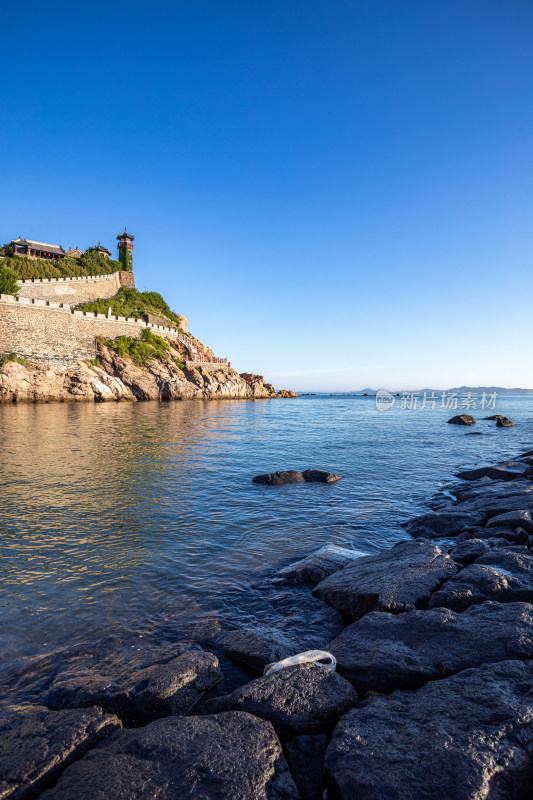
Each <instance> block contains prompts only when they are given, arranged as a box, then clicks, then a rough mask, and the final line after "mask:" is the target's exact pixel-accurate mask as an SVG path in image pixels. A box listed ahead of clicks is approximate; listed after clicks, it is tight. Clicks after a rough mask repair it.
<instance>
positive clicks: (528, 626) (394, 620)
mask: <svg viewBox="0 0 533 800" xmlns="http://www.w3.org/2000/svg"><path fill="white" fill-rule="evenodd" d="M330 651H331V652H332V653H333V655H334V656H335V657H336V658H337V669H338V670H339V672H340V673H341V674H342V675H344V677H345V678H348V679H349V680H350V681H352V682H353V683H354V684H355V686H356V687H357V689H358V690H373V691H378V692H392V691H393V690H394V689H411V688H415V687H417V686H421V685H422V684H423V683H426V682H427V681H430V680H435V679H438V678H442V677H444V676H446V675H451V674H453V673H455V672H459V671H460V670H462V669H467V668H468V667H475V666H479V665H480V664H487V663H491V662H496V661H505V660H506V659H509V658H533V606H530V605H529V603H509V604H508V605H502V604H500V603H483V605H479V606H473V607H472V608H469V609H467V610H466V611H465V612H464V613H463V614H455V613H454V612H453V611H450V610H449V609H447V608H446V609H445V608H438V609H437V608H436V609H433V610H432V611H409V612H408V613H407V614H398V615H394V614H378V613H375V612H372V613H371V614H367V615H366V616H365V617H363V619H360V620H359V621H358V622H354V623H353V625H350V626H349V627H348V628H346V630H345V631H344V632H343V633H341V635H340V636H338V637H337V638H336V639H335V640H334V641H333V642H332V644H331V646H330Z"/></svg>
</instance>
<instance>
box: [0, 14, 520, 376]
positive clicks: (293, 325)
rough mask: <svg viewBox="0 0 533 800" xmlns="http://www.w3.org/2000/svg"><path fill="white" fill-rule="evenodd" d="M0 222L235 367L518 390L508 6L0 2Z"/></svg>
mask: <svg viewBox="0 0 533 800" xmlns="http://www.w3.org/2000/svg"><path fill="white" fill-rule="evenodd" d="M2 18H3V25H2V34H3V35H2V51H3V58H2V92H1V99H0V105H1V106H2V124H1V126H0V162H1V173H0V174H1V186H2V192H1V194H2V199H3V202H2V213H1V218H0V229H1V233H0V238H1V239H2V240H3V241H7V240H9V239H11V237H12V236H18V235H19V234H22V235H23V236H27V237H29V238H33V239H38V240H43V241H49V242H52V243H61V244H63V245H64V246H74V245H78V246H80V247H82V248H85V247H87V246H90V245H92V244H94V243H95V242H96V241H98V240H101V241H102V243H103V244H105V245H106V246H108V247H110V248H112V249H114V247H115V236H116V234H117V233H118V232H119V231H120V230H122V229H123V228H124V225H127V226H128V230H131V232H132V233H133V234H134V235H135V250H134V268H135V275H136V280H137V285H138V288H142V289H144V286H145V285H147V286H148V287H149V288H150V289H154V290H158V291H161V292H162V293H163V294H164V295H165V297H166V299H167V300H168V301H169V303H170V305H171V306H172V307H173V308H174V309H175V310H176V311H178V312H179V313H182V314H185V316H187V317H188V319H189V323H190V329H191V331H192V332H193V333H194V334H195V335H196V336H197V337H198V338H200V339H201V340H202V341H204V342H205V343H206V344H209V345H210V346H211V347H212V348H213V349H214V350H215V352H216V353H217V354H218V355H221V356H228V357H229V358H230V359H231V361H232V363H233V365H234V366H235V367H236V368H237V369H239V370H240V371H244V370H246V371H253V372H259V373H262V374H264V375H265V376H266V377H267V378H268V379H269V380H272V381H273V382H274V383H275V384H276V385H277V386H286V387H289V388H295V389H299V390H303V391H313V390H318V391H321V390H322V391H330V390H331V391H335V390H341V391H344V390H351V389H357V388H361V387H365V386H374V387H377V386H383V387H389V388H419V387H424V386H433V387H435V388H446V387H449V386H451V385H460V384H470V385H480V384H489V385H490V384H496V385H505V386H527V387H532V386H533V377H532V375H531V356H530V344H529V336H528V323H529V316H530V313H529V312H530V308H531V298H532V295H533V234H532V219H533V193H532V191H531V187H532V177H533V148H532V145H531V143H532V141H533V94H532V92H531V76H532V74H533V49H532V48H531V41H532V35H533V4H532V3H531V2H530V0H500V1H499V2H495V1H494V0H479V1H477V2H476V1H474V0H447V2H442V0H438V2H437V0H417V1H416V2H414V1H410V0H402V2H398V0H268V2H267V0H255V2H253V3H250V2H249V1H248V0H246V1H245V0H194V1H193V0H189V1H188V2H183V1H182V0H175V1H174V2H166V0H160V1H159V2H158V3H154V4H151V5H149V4H148V3H146V2H135V1H133V2H128V3H126V2H122V1H121V0H118V2H107V3H103V2H100V0H95V1H94V2H92V3H90V4H85V5H82V4H77V3H72V2H68V3H67V2H58V0H50V2H48V3H46V4H45V3H42V2H24V0H17V2H15V1H14V0H4V2H3V4H2Z"/></svg>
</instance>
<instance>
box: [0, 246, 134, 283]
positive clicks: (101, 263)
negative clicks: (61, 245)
mask: <svg viewBox="0 0 533 800" xmlns="http://www.w3.org/2000/svg"><path fill="white" fill-rule="evenodd" d="M0 256H3V257H4V258H3V260H2V261H0V264H1V265H2V266H7V267H9V268H10V269H12V270H13V271H14V272H15V273H16V275H17V280H21V281H30V280H32V279H34V278H78V277H83V276H87V275H110V274H111V273H112V272H118V271H119V270H124V267H123V265H122V264H121V263H120V261H113V259H111V258H109V259H107V258H105V257H104V256H103V255H102V254H101V253H94V252H91V253H83V255H82V256H80V257H79V258H71V257H70V256H65V258H58V259H53V260H52V259H51V260H47V259H44V258H27V257H26V256H19V255H14V254H13V247H12V246H11V245H10V244H5V245H3V247H0Z"/></svg>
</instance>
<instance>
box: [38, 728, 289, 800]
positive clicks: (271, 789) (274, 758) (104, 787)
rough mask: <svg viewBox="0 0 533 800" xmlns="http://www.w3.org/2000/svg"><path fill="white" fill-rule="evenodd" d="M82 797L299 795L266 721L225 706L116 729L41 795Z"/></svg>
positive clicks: (66, 799)
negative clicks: (196, 714)
mask: <svg viewBox="0 0 533 800" xmlns="http://www.w3.org/2000/svg"><path fill="white" fill-rule="evenodd" d="M88 787H90V795H89V794H88ZM88 797H90V800H109V799H110V798H117V799H118V798H124V799H126V798H127V800H178V798H179V800H199V799H200V798H205V800H208V799H209V800H211V799H212V800H214V798H220V800H222V798H224V800H225V798H228V799H229V798H231V800H298V791H297V789H296V786H295V784H294V781H293V779H292V776H291V774H290V772H289V768H288V766H287V762H286V761H285V757H284V756H283V752H282V749H281V745H280V743H279V740H278V738H277V736H276V734H275V733H274V729H273V728H272V725H270V723H269V722H265V721H264V720H261V719H258V718H257V717H253V716H252V715H251V714H244V713H239V712H230V713H228V714H216V715H215V716H205V717H168V718H166V719H160V720H157V721H156V722H152V723H151V724H150V725H147V726H146V727H145V728H140V729H134V730H125V731H120V732H119V733H117V734H115V735H114V736H113V737H111V739H110V740H109V742H106V743H105V744H104V745H103V746H101V747H99V748H98V749H96V750H93V751H92V752H90V753H89V754H88V755H87V756H86V757H85V758H84V759H83V760H82V761H78V762H77V763H76V764H73V765H72V766H71V767H69V769H67V770H66V772H65V773H64V774H63V776H62V777H61V778H60V780H59V782H58V784H57V785H56V786H55V788H54V789H51V790H50V791H48V792H46V793H45V794H44V795H43V797H42V800H73V798H78V799H79V800H81V799H82V798H88Z"/></svg>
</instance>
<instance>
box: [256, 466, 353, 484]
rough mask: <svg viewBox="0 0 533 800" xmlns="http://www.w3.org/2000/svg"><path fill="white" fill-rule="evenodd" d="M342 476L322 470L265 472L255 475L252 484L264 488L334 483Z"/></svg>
mask: <svg viewBox="0 0 533 800" xmlns="http://www.w3.org/2000/svg"><path fill="white" fill-rule="evenodd" d="M341 478H342V475H335V474H334V473H333V472H327V471H325V470H323V469H306V470H304V472H298V470H295V469H290V470H287V471H286V472H267V473H266V474H264V475H256V476H255V478H252V483H260V484H264V485H265V486H282V485H283V484H285V483H336V482H337V481H340V479H341Z"/></svg>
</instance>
